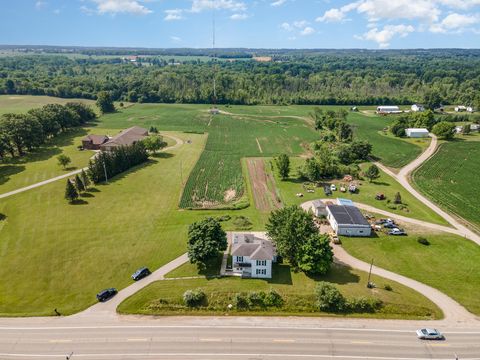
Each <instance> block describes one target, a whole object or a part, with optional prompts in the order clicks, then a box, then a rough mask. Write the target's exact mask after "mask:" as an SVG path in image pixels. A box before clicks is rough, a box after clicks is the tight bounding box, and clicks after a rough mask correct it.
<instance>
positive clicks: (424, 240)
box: [417, 236, 430, 246]
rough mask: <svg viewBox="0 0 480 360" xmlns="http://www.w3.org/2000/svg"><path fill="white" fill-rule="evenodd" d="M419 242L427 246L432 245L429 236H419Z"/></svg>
mask: <svg viewBox="0 0 480 360" xmlns="http://www.w3.org/2000/svg"><path fill="white" fill-rule="evenodd" d="M417 242H418V243H419V244H422V245H425V246H428V245H430V241H428V239H427V238H424V237H423V236H419V237H418V238H417Z"/></svg>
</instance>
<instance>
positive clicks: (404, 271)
mask: <svg viewBox="0 0 480 360" xmlns="http://www.w3.org/2000/svg"><path fill="white" fill-rule="evenodd" d="M418 236H424V237H426V238H427V239H428V241H429V242H430V243H431V245H430V246H425V245H422V244H419V243H418V242H417V238H418ZM342 244H343V247H344V248H345V249H346V250H347V251H348V252H349V253H350V254H351V255H353V256H355V257H356V258H359V259H362V260H364V261H366V262H370V261H371V260H372V259H373V260H374V265H376V266H379V267H382V268H384V269H387V270H390V271H393V272H395V273H399V274H401V275H404V276H407V277H409V278H412V279H415V280H418V281H420V282H422V283H424V284H427V285H430V286H432V287H434V288H436V289H438V290H440V291H442V292H443V293H445V294H447V295H448V296H450V297H452V298H453V299H455V300H456V301H458V302H459V303H460V304H462V305H463V306H465V307H466V308H467V309H468V310H469V311H471V312H472V313H474V314H477V315H480V297H479V296H478V294H479V293H480V247H479V246H478V245H477V244H475V243H474V242H472V241H469V240H465V239H463V238H461V237H458V236H455V235H450V234H445V233H435V234H421V233H419V234H415V233H413V232H411V231H409V236H399V237H394V236H387V235H384V234H380V233H379V237H375V238H367V239H363V238H343V237H342Z"/></svg>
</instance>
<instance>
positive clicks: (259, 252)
mask: <svg viewBox="0 0 480 360" xmlns="http://www.w3.org/2000/svg"><path fill="white" fill-rule="evenodd" d="M275 255H276V250H275V246H274V245H273V244H272V242H271V241H270V240H265V239H258V238H253V240H252V237H248V236H244V237H242V238H240V239H239V242H238V243H236V244H235V243H234V244H233V246H232V256H248V257H249V258H250V259H251V260H273V258H274V257H275Z"/></svg>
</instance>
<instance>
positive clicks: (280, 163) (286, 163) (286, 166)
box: [275, 154, 290, 180]
mask: <svg viewBox="0 0 480 360" xmlns="http://www.w3.org/2000/svg"><path fill="white" fill-rule="evenodd" d="M275 164H276V165H277V169H278V173H279V174H280V178H281V179H282V180H286V179H288V176H289V174H290V158H289V157H288V155H287V154H281V155H280V156H279V157H277V158H276V159H275Z"/></svg>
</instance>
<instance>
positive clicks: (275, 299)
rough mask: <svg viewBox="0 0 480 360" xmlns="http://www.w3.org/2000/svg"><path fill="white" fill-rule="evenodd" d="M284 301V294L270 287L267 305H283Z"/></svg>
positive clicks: (267, 294)
mask: <svg viewBox="0 0 480 360" xmlns="http://www.w3.org/2000/svg"><path fill="white" fill-rule="evenodd" d="M283 303H284V301H283V298H282V296H281V295H280V294H279V293H278V292H276V291H275V290H273V289H270V291H269V292H268V293H266V294H265V305H266V306H275V307H281V306H282V305H283Z"/></svg>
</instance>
